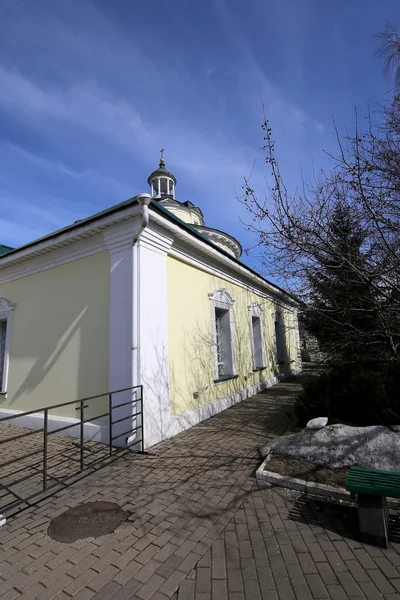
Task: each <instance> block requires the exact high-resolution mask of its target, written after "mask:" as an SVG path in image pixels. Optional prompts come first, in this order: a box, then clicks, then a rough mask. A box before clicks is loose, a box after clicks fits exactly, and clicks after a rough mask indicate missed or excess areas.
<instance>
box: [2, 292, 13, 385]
mask: <svg viewBox="0 0 400 600" xmlns="http://www.w3.org/2000/svg"><path fill="white" fill-rule="evenodd" d="M12 310H13V306H12V304H11V303H10V302H9V301H8V300H5V299H4V298H0V394H5V393H6V392H7V380H8V363H9V352H10V339H11V317H12Z"/></svg>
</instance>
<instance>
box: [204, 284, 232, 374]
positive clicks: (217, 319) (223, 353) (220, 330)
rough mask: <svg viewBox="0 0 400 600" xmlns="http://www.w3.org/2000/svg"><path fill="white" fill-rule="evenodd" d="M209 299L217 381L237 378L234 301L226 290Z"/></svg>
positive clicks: (215, 293) (211, 295)
mask: <svg viewBox="0 0 400 600" xmlns="http://www.w3.org/2000/svg"><path fill="white" fill-rule="evenodd" d="M208 297H209V298H210V300H211V304H212V320H213V341H214V363H215V380H214V381H216V382H217V381H224V380H225V379H231V378H233V377H235V361H234V353H233V334H232V306H233V303H234V300H233V299H232V297H231V296H230V295H229V294H228V292H227V291H226V290H225V289H220V290H217V291H215V292H213V293H212V294H209V295H208Z"/></svg>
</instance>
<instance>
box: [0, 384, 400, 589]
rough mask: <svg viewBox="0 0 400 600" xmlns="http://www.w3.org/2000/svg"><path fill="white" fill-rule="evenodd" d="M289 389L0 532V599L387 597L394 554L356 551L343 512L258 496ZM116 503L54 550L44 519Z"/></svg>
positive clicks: (130, 458) (287, 497)
mask: <svg viewBox="0 0 400 600" xmlns="http://www.w3.org/2000/svg"><path fill="white" fill-rule="evenodd" d="M299 386H300V383H299V380H298V379H297V380H296V379H293V380H290V381H287V382H284V383H281V384H279V385H277V386H275V387H274V388H271V389H270V390H267V391H266V392H264V393H261V394H258V395H256V396H254V397H253V398H251V399H249V400H246V401H244V402H242V403H241V404H238V405H236V406H234V407H232V408H230V409H229V410H227V411H225V412H223V413H220V414H219V415H216V416H215V417H213V418H212V419H209V420H208V421H205V422H203V423H201V424H200V425H198V426H196V427H194V428H192V429H190V430H189V431H187V432H184V433H183V434H181V435H179V436H177V437H175V438H173V439H171V440H168V441H166V442H163V443H161V444H158V445H157V446H154V447H153V448H152V449H151V454H150V455H149V456H144V455H134V454H128V455H125V456H124V457H122V458H120V459H119V460H118V461H116V462H114V463H113V464H112V465H109V466H106V467H104V468H103V469H102V470H100V471H98V472H96V473H95V474H93V475H90V476H88V477H87V478H86V479H84V480H82V481H80V482H78V483H76V484H75V485H74V486H72V487H69V488H68V489H65V490H63V491H62V492H59V493H58V494H57V496H54V497H52V498H49V499H47V500H45V501H44V502H43V503H41V504H40V505H39V506H37V507H35V508H34V509H29V510H28V511H26V512H24V513H22V514H21V515H20V516H18V517H15V518H13V519H11V520H10V521H9V522H8V523H7V524H6V525H5V526H4V527H2V528H1V529H0V599H1V600H34V599H35V598H38V599H40V600H50V599H52V598H56V599H57V600H67V599H71V598H74V599H75V600H86V599H90V598H94V599H95V600H125V599H126V600H128V599H140V600H166V599H168V598H173V600H208V599H210V600H220V599H221V600H222V599H226V600H253V599H254V600H258V599H263V600H264V599H268V600H274V599H277V600H307V599H314V598H315V599H324V598H326V599H332V600H341V599H347V598H350V599H354V600H356V599H361V598H367V599H368V600H373V599H375V598H380V599H381V598H385V599H388V600H389V599H394V598H400V545H399V544H397V543H393V544H391V546H390V549H389V550H380V549H377V548H373V547H370V546H365V545H363V544H360V543H359V542H358V541H357V536H356V528H355V526H354V517H355V513H354V509H352V508H349V507H343V506H335V505H330V504H329V503H327V502H320V501H317V500H310V499H307V498H305V497H304V496H301V495H298V494H293V493H289V492H287V491H284V490H279V489H276V488H268V487H267V486H266V485H264V484H262V485H261V486H259V485H258V484H257V482H256V480H255V478H254V470H255V468H256V467H257V466H258V464H259V459H258V456H257V446H258V445H259V444H262V443H265V442H266V440H268V439H271V438H272V437H273V436H275V435H279V434H281V433H284V432H285V431H286V430H287V427H288V424H289V422H290V421H289V416H288V412H289V411H290V407H291V403H292V399H293V396H294V395H295V394H296V393H297V392H298V391H299ZM94 500H106V501H109V502H117V503H118V504H119V505H120V506H122V508H124V510H126V511H127V513H128V519H127V521H126V522H125V523H124V524H123V525H122V526H121V527H119V528H118V529H117V530H116V531H115V532H114V533H113V534H111V535H107V536H103V537H101V538H97V539H93V538H91V539H86V540H79V541H78V542H75V543H73V544H62V543H59V542H57V541H55V540H53V539H51V538H49V537H48V535H47V528H48V525H49V521H50V519H51V518H53V517H54V516H56V515H58V514H60V513H61V512H64V511H65V510H66V509H67V508H68V507H71V506H75V505H77V504H79V503H81V502H86V501H94Z"/></svg>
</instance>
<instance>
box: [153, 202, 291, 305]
mask: <svg viewBox="0 0 400 600" xmlns="http://www.w3.org/2000/svg"><path fill="white" fill-rule="evenodd" d="M150 220H151V221H153V222H156V223H159V224H160V225H161V226H163V227H165V228H166V229H169V230H170V231H171V232H173V233H174V243H173V245H172V248H171V250H170V252H169V253H170V254H171V255H172V256H175V257H176V258H179V259H180V260H183V261H185V262H188V263H191V264H193V265H195V266H196V267H197V268H200V269H202V270H205V271H208V272H210V273H212V274H216V275H218V276H219V277H222V278H224V279H226V280H227V281H232V282H234V283H236V284H238V285H241V286H242V287H247V288H252V289H253V291H255V292H256V293H258V294H261V295H262V296H264V297H265V298H269V299H271V300H273V301H274V302H276V301H277V299H279V301H280V303H281V304H282V305H284V306H286V307H287V308H290V309H292V308H293V305H294V301H292V300H291V299H289V297H288V295H287V294H285V293H284V292H283V291H282V292H281V291H280V290H278V289H276V288H275V287H274V286H273V285H270V284H269V283H268V282H267V281H265V280H264V279H263V278H262V277H260V276H258V275H256V274H255V273H252V272H251V271H249V270H248V269H246V268H245V267H244V266H242V265H238V264H237V263H236V262H234V261H232V260H231V259H229V258H228V257H227V256H225V255H224V254H221V253H220V252H218V250H217V249H215V248H212V247H211V246H209V245H208V244H206V243H205V242H203V241H202V240H200V239H198V238H196V237H194V236H193V235H191V234H190V233H188V232H186V231H184V230H183V229H182V228H181V227H179V226H178V225H175V224H174V223H172V222H171V221H168V220H167V219H166V218H163V217H161V216H160V215H158V214H156V213H155V212H154V211H150ZM292 302H293V305H292Z"/></svg>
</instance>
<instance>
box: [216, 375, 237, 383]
mask: <svg viewBox="0 0 400 600" xmlns="http://www.w3.org/2000/svg"><path fill="white" fill-rule="evenodd" d="M238 377H239V375H224V376H223V377H220V378H219V379H214V385H219V384H220V383H226V382H227V381H232V379H237V378H238Z"/></svg>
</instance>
